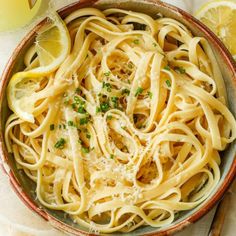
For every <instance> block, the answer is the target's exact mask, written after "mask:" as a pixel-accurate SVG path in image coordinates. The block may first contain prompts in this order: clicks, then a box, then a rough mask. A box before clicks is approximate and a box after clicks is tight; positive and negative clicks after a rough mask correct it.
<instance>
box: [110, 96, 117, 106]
mask: <svg viewBox="0 0 236 236" xmlns="http://www.w3.org/2000/svg"><path fill="white" fill-rule="evenodd" d="M111 101H112V102H113V103H114V108H117V107H118V97H111Z"/></svg>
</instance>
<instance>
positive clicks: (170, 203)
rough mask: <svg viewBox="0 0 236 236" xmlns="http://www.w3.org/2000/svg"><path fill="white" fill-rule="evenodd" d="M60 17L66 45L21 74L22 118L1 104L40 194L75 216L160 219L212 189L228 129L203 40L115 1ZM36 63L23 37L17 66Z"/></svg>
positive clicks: (123, 226) (110, 227)
mask: <svg viewBox="0 0 236 236" xmlns="http://www.w3.org/2000/svg"><path fill="white" fill-rule="evenodd" d="M64 22H65V23H66V25H67V28H68V31H69V33H70V38H71V42H72V49H71V52H70V55H69V56H68V57H67V58H66V60H65V61H64V62H63V63H62V64H61V65H60V67H59V68H58V69H57V70H55V71H54V72H53V73H50V74H48V75H44V76H41V77H39V76H38V77H29V78H25V80H24V84H23V85H24V86H28V88H29V91H31V93H29V95H28V98H27V100H28V101H34V102H33V103H32V115H33V117H34V122H29V121H26V120H24V119H23V118H22V117H20V116H19V115H17V114H15V113H13V114H12V115H10V117H9V119H8V121H7V123H6V130H5V138H6V143H7V147H8V151H9V152H12V153H13V155H14V158H15V161H16V162H17V165H18V167H19V168H20V169H22V170H23V171H24V172H25V174H26V175H27V176H28V177H29V178H30V179H32V180H33V181H34V182H35V183H36V190H35V191H36V194H37V199H38V200H39V201H40V202H41V204H43V205H44V206H45V207H47V208H50V209H53V210H62V211H64V212H65V213H67V214H69V215H70V217H71V218H72V219H73V220H74V221H75V222H77V223H78V224H80V225H83V226H85V227H87V228H90V229H92V230H94V231H96V232H103V233H112V232H115V231H120V232H129V231H133V230H135V229H136V228H138V227H140V226H144V225H150V226H152V227H163V226H166V225H168V224H171V223H172V222H173V221H174V220H175V219H176V217H177V215H178V213H179V212H182V211H187V210H190V209H193V208H194V207H196V206H197V205H199V204H200V203H202V202H203V201H204V200H206V199H207V198H208V196H209V195H210V194H211V192H212V191H213V190H214V188H215V187H216V185H217V184H218V182H219V180H220V169H219V165H220V162H221V158H220V154H219V152H220V151H223V150H225V148H226V147H227V145H228V144H229V143H231V142H232V141H233V140H234V139H235V137H236V123H235V119H234V117H233V115H232V114H231V112H230V111H229V109H228V108H227V96H226V90H225V86H224V82H223V79H222V76H221V73H220V70H219V68H218V65H217V62H216V59H215V57H214V54H213V52H212V50H211V48H210V46H209V44H208V42H207V41H206V40H205V39H204V38H202V37H194V36H193V35H192V34H191V32H190V31H189V30H188V29H187V28H186V27H185V26H184V25H183V24H181V23H180V22H178V21H176V20H174V19H170V18H166V17H162V16H159V17H157V19H153V18H152V17H150V16H148V15H146V14H143V13H139V12H132V11H126V10H121V9H107V10H104V11H100V10H97V9H94V8H84V9H80V10H77V11H75V12H73V13H72V14H70V15H69V16H68V17H66V18H65V19H64ZM39 65H40V58H38V56H37V53H36V51H35V48H34V45H33V46H32V47H31V48H30V49H29V51H28V52H27V53H26V55H25V66H26V69H25V71H27V70H29V69H32V68H36V67H37V66H39ZM23 85H22V86H23Z"/></svg>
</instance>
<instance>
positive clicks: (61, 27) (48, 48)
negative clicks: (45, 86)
mask: <svg viewBox="0 0 236 236" xmlns="http://www.w3.org/2000/svg"><path fill="white" fill-rule="evenodd" d="M49 19H50V21H49V22H48V23H47V24H46V25H45V26H44V27H43V28H42V29H41V30H40V31H39V32H38V35H37V37H36V40H35V46H36V52H37V56H38V58H39V62H40V67H37V68H35V69H32V70H31V71H30V72H33V73H39V74H40V75H42V74H49V73H51V72H52V71H55V70H56V69H57V68H58V67H59V66H60V64H61V63H62V62H63V61H64V60H65V59H66V57H67V56H68V54H69V53H70V48H71V40H70V35H69V32H68V29H67V27H66V25H65V23H64V21H63V20H62V19H61V18H60V16H58V15H57V14H56V13H55V15H53V16H51V17H50V18H49Z"/></svg>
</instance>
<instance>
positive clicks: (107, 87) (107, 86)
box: [102, 82, 111, 92]
mask: <svg viewBox="0 0 236 236" xmlns="http://www.w3.org/2000/svg"><path fill="white" fill-rule="evenodd" d="M102 87H103V88H106V89H107V92H111V84H110V83H105V82H103V83H102Z"/></svg>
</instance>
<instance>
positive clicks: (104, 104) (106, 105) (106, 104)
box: [100, 102, 110, 112]
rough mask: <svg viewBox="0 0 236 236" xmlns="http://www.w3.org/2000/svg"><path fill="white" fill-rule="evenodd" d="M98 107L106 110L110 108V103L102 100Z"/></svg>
mask: <svg viewBox="0 0 236 236" xmlns="http://www.w3.org/2000/svg"><path fill="white" fill-rule="evenodd" d="M100 108H101V111H102V112H106V111H108V110H109V108H110V105H109V103H108V102H103V103H102V104H101V105H100Z"/></svg>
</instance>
